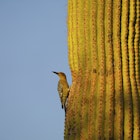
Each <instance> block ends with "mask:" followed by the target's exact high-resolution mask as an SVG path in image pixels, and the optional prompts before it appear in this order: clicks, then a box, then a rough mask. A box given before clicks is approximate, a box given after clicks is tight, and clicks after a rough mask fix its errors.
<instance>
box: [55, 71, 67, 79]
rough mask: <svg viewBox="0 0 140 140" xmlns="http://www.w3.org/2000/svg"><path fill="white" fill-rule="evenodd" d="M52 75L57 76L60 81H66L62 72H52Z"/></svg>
mask: <svg viewBox="0 0 140 140" xmlns="http://www.w3.org/2000/svg"><path fill="white" fill-rule="evenodd" d="M53 73H55V74H57V75H58V76H59V78H60V79H66V75H65V73H63V72H55V71H53Z"/></svg>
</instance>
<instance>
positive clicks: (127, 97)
mask: <svg viewBox="0 0 140 140" xmlns="http://www.w3.org/2000/svg"><path fill="white" fill-rule="evenodd" d="M128 26H129V1H128V0H122V16H121V48H122V69H123V92H124V110H125V112H124V128H125V129H124V139H128V140H129V139H130V140H131V139H132V138H133V124H132V122H133V114H132V113H133V111H132V93H131V85H130V78H129V55H128ZM126 128H127V129H126Z"/></svg>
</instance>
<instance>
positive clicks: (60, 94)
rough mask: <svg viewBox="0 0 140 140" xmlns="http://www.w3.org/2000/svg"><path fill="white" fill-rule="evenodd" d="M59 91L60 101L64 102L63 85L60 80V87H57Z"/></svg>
mask: <svg viewBox="0 0 140 140" xmlns="http://www.w3.org/2000/svg"><path fill="white" fill-rule="evenodd" d="M57 90H58V93H59V97H60V101H61V104H62V97H63V86H62V84H61V82H60V81H59V82H58V87H57ZM62 108H63V104H62Z"/></svg>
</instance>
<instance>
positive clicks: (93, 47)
mask: <svg viewBox="0 0 140 140" xmlns="http://www.w3.org/2000/svg"><path fill="white" fill-rule="evenodd" d="M89 5H90V13H89V20H90V23H89V24H90V25H89V26H90V33H89V34H90V41H89V42H90V51H91V61H90V62H91V68H92V69H91V92H90V97H89V109H88V114H89V115H88V122H89V123H88V136H89V140H91V139H95V135H94V134H95V132H96V131H95V122H96V111H95V110H96V102H97V100H96V93H97V92H96V78H97V54H96V52H97V37H96V36H97V30H96V26H97V25H96V18H95V17H96V16H97V7H96V0H92V1H91V0H90V4H89Z"/></svg>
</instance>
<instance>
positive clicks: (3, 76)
mask: <svg viewBox="0 0 140 140" xmlns="http://www.w3.org/2000/svg"><path fill="white" fill-rule="evenodd" d="M66 23H67V1H66V0H0V140H63V135H64V134H63V133H64V118H65V114H64V110H62V109H61V104H60V100H59V96H58V93H57V82H58V77H57V76H56V75H55V74H53V73H52V71H62V72H65V73H66V75H67V78H68V81H69V83H70V84H71V76H70V70H69V66H68V55H67V54H68V51H67V25H66Z"/></svg>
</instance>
